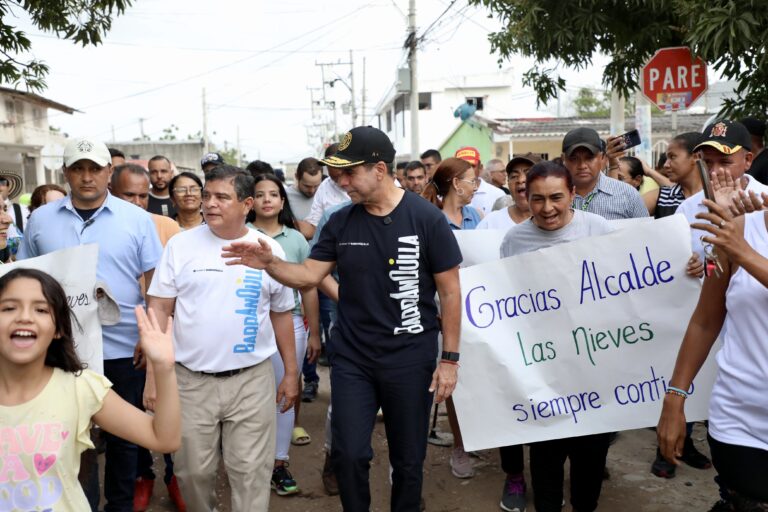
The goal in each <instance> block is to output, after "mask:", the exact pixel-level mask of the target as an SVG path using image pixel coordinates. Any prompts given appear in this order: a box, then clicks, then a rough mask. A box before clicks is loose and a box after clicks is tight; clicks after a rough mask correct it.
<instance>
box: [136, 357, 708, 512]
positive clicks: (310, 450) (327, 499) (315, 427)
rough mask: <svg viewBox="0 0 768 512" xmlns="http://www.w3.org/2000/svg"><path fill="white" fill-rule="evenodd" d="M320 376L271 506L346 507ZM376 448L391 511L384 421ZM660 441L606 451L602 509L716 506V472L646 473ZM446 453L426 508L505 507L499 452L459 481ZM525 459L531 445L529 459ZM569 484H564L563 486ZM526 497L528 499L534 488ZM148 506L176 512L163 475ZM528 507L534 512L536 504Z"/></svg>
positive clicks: (627, 442) (430, 474) (285, 510)
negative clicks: (286, 480) (284, 487)
mask: <svg viewBox="0 0 768 512" xmlns="http://www.w3.org/2000/svg"><path fill="white" fill-rule="evenodd" d="M320 375H321V390H320V395H319V398H318V400H316V401H315V402H314V403H311V404H302V408H301V421H302V424H303V426H304V428H306V429H307V431H308V432H309V433H310V435H311V436H312V438H313V439H312V443H311V444H309V445H306V446H293V447H291V471H292V473H293V475H294V477H295V478H296V481H297V482H298V483H299V486H300V487H301V489H302V492H301V494H299V495H297V496H291V497H279V496H277V495H275V494H274V493H273V494H272V501H271V503H270V511H274V512H336V511H340V510H341V505H340V503H339V500H338V497H331V496H327V495H326V494H325V491H324V489H323V485H322V482H321V479H320V474H321V470H322V466H323V446H322V440H323V429H324V424H325V412H326V407H327V405H328V399H329V390H328V371H327V368H321V372H320ZM438 428H440V429H442V430H443V431H448V424H447V420H446V418H445V416H441V417H440V419H439V423H438ZM705 437H706V434H705V431H704V429H703V427H702V426H701V425H697V426H696V430H695V431H694V440H695V442H696V445H697V446H698V447H699V449H701V450H702V451H703V452H705V453H707V454H708V452H709V450H708V448H707V443H706V440H705ZM373 445H374V450H375V453H376V456H375V458H374V460H373V461H372V462H371V495H372V506H371V510H373V511H377V512H384V511H387V510H389V490H390V486H389V479H388V470H389V464H388V462H387V458H386V454H387V449H386V438H385V436H384V426H383V424H382V423H380V422H379V423H378V424H377V425H376V430H375V432H374V437H373ZM655 446H656V445H655V433H654V432H652V431H650V430H633V431H627V432H622V433H621V434H620V435H619V437H618V439H617V441H616V443H615V444H614V445H613V446H611V449H610V451H609V453H608V469H609V471H610V474H611V478H610V480H607V481H606V482H605V483H604V485H603V492H602V495H601V497H600V506H599V507H598V512H614V511H615V512H656V511H659V512H661V511H668V512H678V511H707V510H709V507H710V506H711V504H712V503H713V502H714V501H715V500H716V499H717V489H716V487H715V484H714V482H713V480H712V479H713V477H714V474H715V473H714V470H712V469H710V470H704V471H701V470H695V469H693V468H690V467H688V466H682V467H680V468H678V471H677V476H676V477H675V478H673V479H671V480H663V479H660V478H657V477H655V476H653V475H652V474H651V473H650V471H649V469H650V464H651V462H652V461H653V458H654V454H655V449H656V448H655ZM449 455H450V449H449V448H440V447H435V446H431V445H430V446H429V450H428V453H427V460H426V463H425V465H424V493H423V495H424V498H425V500H426V505H427V510H428V511H429V512H459V511H495V510H500V508H499V506H498V505H499V499H500V496H501V488H502V484H503V481H504V475H503V473H502V471H501V469H500V467H499V458H498V452H497V450H487V451H483V452H480V453H479V454H478V455H479V458H477V459H475V463H476V470H477V474H476V476H475V477H474V478H472V479H469V480H458V479H456V478H454V477H453V476H452V475H451V472H450V468H449V466H448V458H449ZM527 457H528V452H527V449H526V464H527ZM158 459H159V460H158ZM155 460H156V468H157V470H156V473H157V474H158V475H162V469H161V468H162V457H159V458H158V457H156V459H155ZM526 474H527V471H526ZM566 474H567V472H566ZM567 486H568V484H567V482H566V489H567ZM217 488H218V491H219V496H220V501H221V504H220V507H219V511H220V512H229V510H230V509H229V506H228V489H227V485H226V482H225V481H224V479H223V478H221V475H220V478H219V483H218V485H217ZM566 492H567V491H566ZM528 494H529V496H528V498H529V501H530V499H531V495H530V494H531V493H530V489H529V493H528ZM566 496H567V494H566ZM566 501H567V497H566ZM149 510H150V511H155V512H160V511H162V512H167V511H171V510H173V508H172V506H171V505H170V503H169V501H168V498H167V495H166V492H165V488H164V486H163V485H162V481H161V480H158V485H157V487H156V489H155V496H154V498H153V501H152V506H151V508H150V509H149ZM528 510H529V511H532V510H533V506H532V504H531V505H530V506H529V507H528ZM563 510H570V508H569V507H565V508H564V509H563ZM243 512H245V511H243ZM248 512H251V511H248Z"/></svg>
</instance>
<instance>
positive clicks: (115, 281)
mask: <svg viewBox="0 0 768 512" xmlns="http://www.w3.org/2000/svg"><path fill="white" fill-rule="evenodd" d="M111 160H112V159H111V156H110V154H109V150H108V149H107V146H106V145H104V143H102V142H99V141H96V140H93V139H89V138H81V139H72V140H70V141H69V142H68V143H67V145H66V147H65V148H64V178H65V180H66V182H67V184H68V185H69V187H70V189H71V194H70V195H68V196H66V197H64V198H62V199H59V200H58V201H54V202H51V203H48V204H46V205H43V206H41V207H40V208H37V209H36V210H35V211H34V212H32V216H31V217H30V219H29V222H28V223H27V227H26V229H25V230H24V239H23V241H22V244H21V246H20V248H19V253H18V259H25V258H33V257H35V256H41V255H43V254H48V253H51V252H54V251H57V250H60V249H64V248H67V247H73V246H77V245H82V244H90V243H97V244H99V260H98V266H97V269H96V276H97V279H98V280H99V281H103V282H105V283H107V284H108V285H109V288H110V290H111V292H112V295H113V296H114V298H115V300H116V301H117V303H118V304H119V306H120V321H119V322H118V323H117V324H115V325H109V326H104V327H103V329H102V334H103V338H104V345H103V350H104V375H105V376H106V377H107V378H108V379H109V380H110V381H111V382H112V385H113V387H112V389H114V390H115V392H116V393H117V394H118V395H120V396H121V397H122V398H123V399H124V400H126V401H128V402H129V403H131V404H133V405H135V406H136V407H141V402H142V389H143V385H144V378H145V374H144V371H139V370H136V369H135V368H134V365H133V350H134V348H135V346H136V340H137V339H138V336H139V332H138V327H137V325H136V316H135V315H134V313H133V308H134V307H135V306H136V305H137V304H141V303H142V302H143V299H142V296H141V290H140V288H139V277H141V276H142V275H143V276H144V278H145V279H146V283H147V286H149V283H150V281H151V280H152V272H153V271H154V268H155V264H156V263H157V262H158V261H159V259H160V256H161V254H162V246H161V245H160V239H159V238H158V236H157V232H156V231H155V226H154V224H153V222H152V218H151V217H150V215H149V213H147V212H146V211H144V210H142V209H141V208H139V207H137V206H136V205H133V204H131V203H128V202H126V201H123V200H122V199H118V198H116V197H115V196H113V195H112V194H110V193H109V190H108V188H107V185H108V184H109V180H110V177H111V176H112V164H111ZM106 439H107V453H106V468H105V475H104V495H105V497H106V499H107V504H106V506H105V507H104V510H105V512H116V511H120V512H123V511H125V512H132V511H133V491H134V482H135V479H136V459H137V448H136V445H134V444H131V443H128V442H126V441H124V440H122V439H119V438H117V437H115V436H112V435H107V437H106ZM95 485H96V487H95V489H93V488H92V483H91V482H89V483H88V484H87V485H85V488H86V489H85V490H86V494H88V498H89V501H90V502H91V506H92V507H93V506H94V501H95V506H98V480H96V484H95Z"/></svg>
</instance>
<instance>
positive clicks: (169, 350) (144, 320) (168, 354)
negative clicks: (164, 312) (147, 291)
mask: <svg viewBox="0 0 768 512" xmlns="http://www.w3.org/2000/svg"><path fill="white" fill-rule="evenodd" d="M136 320H137V322H138V325H139V340H140V343H141V349H142V351H143V352H144V355H145V357H146V358H147V359H148V360H149V361H151V362H152V363H153V364H160V365H173V364H174V362H175V360H176V359H175V357H174V354H173V337H172V333H173V321H172V320H171V318H170V317H168V318H166V319H165V325H166V326H165V329H163V328H162V327H161V326H160V322H159V321H158V320H157V317H156V316H155V312H154V311H153V310H149V315H147V312H146V311H144V308H143V307H141V306H136Z"/></svg>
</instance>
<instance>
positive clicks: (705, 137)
mask: <svg viewBox="0 0 768 512" xmlns="http://www.w3.org/2000/svg"><path fill="white" fill-rule="evenodd" d="M703 146H709V147H712V148H715V149H716V150H718V151H719V152H721V153H723V154H725V155H732V154H733V153H736V152H738V151H739V150H740V149H741V148H744V149H746V150H747V151H751V150H752V137H751V136H750V135H749V131H747V128H746V126H744V125H743V124H741V123H739V122H738V121H728V120H722V121H716V122H714V123H712V124H710V125H708V126H707V127H706V128H704V132H703V134H702V138H701V141H700V142H699V144H698V145H697V146H696V147H695V148H693V150H694V151H698V150H700V149H701V148H702V147H703Z"/></svg>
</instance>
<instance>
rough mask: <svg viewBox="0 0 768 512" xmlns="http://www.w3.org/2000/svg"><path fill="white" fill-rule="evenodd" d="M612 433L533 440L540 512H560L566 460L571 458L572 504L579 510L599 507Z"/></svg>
mask: <svg viewBox="0 0 768 512" xmlns="http://www.w3.org/2000/svg"><path fill="white" fill-rule="evenodd" d="M609 435H610V434H609V433H606V434H595V435H591V436H581V437H569V438H566V439H554V440H552V441H542V442H540V443H533V444H531V462H530V464H531V487H532V488H533V503H534V505H535V507H536V511H537V512H560V510H561V507H562V503H563V478H564V470H563V464H564V463H565V459H566V458H568V459H570V461H571V505H572V506H573V509H574V510H575V511H576V512H592V511H594V510H595V509H596V508H597V500H598V499H599V498H600V490H601V488H602V485H603V471H604V470H605V458H606V456H607V455H608V438H609Z"/></svg>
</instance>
